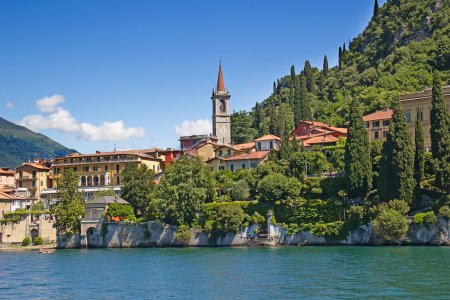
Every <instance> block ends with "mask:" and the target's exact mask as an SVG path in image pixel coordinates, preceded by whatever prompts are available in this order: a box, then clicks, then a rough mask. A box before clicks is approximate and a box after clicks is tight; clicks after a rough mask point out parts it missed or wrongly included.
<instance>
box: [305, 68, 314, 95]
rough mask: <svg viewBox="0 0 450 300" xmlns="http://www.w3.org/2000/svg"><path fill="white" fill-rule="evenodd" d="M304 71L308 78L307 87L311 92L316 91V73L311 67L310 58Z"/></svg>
mask: <svg viewBox="0 0 450 300" xmlns="http://www.w3.org/2000/svg"><path fill="white" fill-rule="evenodd" d="M303 72H304V74H305V78H306V88H307V89H308V92H309V93H313V94H315V93H316V87H315V82H314V73H313V70H312V67H311V63H310V62H309V60H307V61H305V67H304V69H303Z"/></svg>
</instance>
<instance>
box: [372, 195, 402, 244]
mask: <svg viewBox="0 0 450 300" xmlns="http://www.w3.org/2000/svg"><path fill="white" fill-rule="evenodd" d="M374 211H375V212H376V213H377V216H376V217H375V219H374V220H372V227H373V233H374V235H375V237H377V238H380V239H383V240H385V241H386V242H387V243H394V242H398V241H400V240H402V239H403V238H405V236H406V233H407V231H408V220H407V219H406V213H407V212H408V211H409V207H408V204H407V203H406V202H405V201H401V200H392V201H390V202H388V203H382V204H380V205H378V206H377V207H376V208H375V209H374Z"/></svg>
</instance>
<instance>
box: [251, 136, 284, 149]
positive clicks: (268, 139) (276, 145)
mask: <svg viewBox="0 0 450 300" xmlns="http://www.w3.org/2000/svg"><path fill="white" fill-rule="evenodd" d="M254 142H255V145H256V151H270V150H272V149H275V150H279V149H280V145H281V139H280V138H279V137H277V136H275V135H273V134H267V135H264V136H262V137H260V138H257V139H256V140H254Z"/></svg>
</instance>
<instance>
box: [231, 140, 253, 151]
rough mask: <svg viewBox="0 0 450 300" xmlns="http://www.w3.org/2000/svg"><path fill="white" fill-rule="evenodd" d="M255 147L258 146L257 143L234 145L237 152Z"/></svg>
mask: <svg viewBox="0 0 450 300" xmlns="http://www.w3.org/2000/svg"><path fill="white" fill-rule="evenodd" d="M255 146H256V143H255V142H250V143H244V144H237V145H233V148H234V149H236V150H248V149H252V148H255Z"/></svg>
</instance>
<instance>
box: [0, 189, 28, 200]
mask: <svg viewBox="0 0 450 300" xmlns="http://www.w3.org/2000/svg"><path fill="white" fill-rule="evenodd" d="M0 199H1V200H26V199H25V198H23V197H17V196H13V195H10V194H7V193H5V192H2V191H0Z"/></svg>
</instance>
